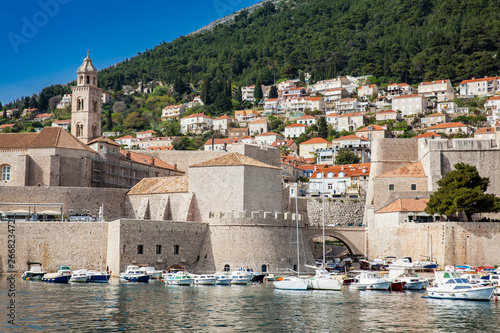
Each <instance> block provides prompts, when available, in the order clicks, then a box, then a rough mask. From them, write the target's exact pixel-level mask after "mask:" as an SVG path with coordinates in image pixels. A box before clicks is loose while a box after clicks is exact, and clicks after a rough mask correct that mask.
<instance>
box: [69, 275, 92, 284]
mask: <svg viewBox="0 0 500 333" xmlns="http://www.w3.org/2000/svg"><path fill="white" fill-rule="evenodd" d="M88 281H89V276H88V275H85V276H72V277H71V279H69V282H79V283H85V282H88Z"/></svg>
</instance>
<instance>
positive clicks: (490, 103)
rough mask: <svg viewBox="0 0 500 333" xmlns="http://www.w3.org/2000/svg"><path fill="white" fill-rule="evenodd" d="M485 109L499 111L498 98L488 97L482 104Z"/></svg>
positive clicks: (499, 100)
mask: <svg viewBox="0 0 500 333" xmlns="http://www.w3.org/2000/svg"><path fill="white" fill-rule="evenodd" d="M484 108H485V109H500V96H494V97H490V98H488V99H487V100H486V102H485V103H484Z"/></svg>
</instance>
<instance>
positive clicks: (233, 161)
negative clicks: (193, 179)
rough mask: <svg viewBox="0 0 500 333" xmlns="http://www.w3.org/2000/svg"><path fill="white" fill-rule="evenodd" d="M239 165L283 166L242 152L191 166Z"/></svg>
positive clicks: (271, 167) (273, 167)
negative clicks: (261, 160)
mask: <svg viewBox="0 0 500 333" xmlns="http://www.w3.org/2000/svg"><path fill="white" fill-rule="evenodd" d="M237 165H245V166H255V167H261V168H270V169H280V170H281V168H278V167H275V166H272V165H269V164H266V163H263V162H260V161H257V160H255V159H253V158H251V157H248V156H245V155H243V154H240V153H230V154H225V155H222V156H219V157H216V158H213V159H211V160H208V161H205V162H202V163H198V164H195V165H191V166H189V167H190V168H196V167H217V166H237Z"/></svg>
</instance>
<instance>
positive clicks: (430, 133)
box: [414, 132, 441, 139]
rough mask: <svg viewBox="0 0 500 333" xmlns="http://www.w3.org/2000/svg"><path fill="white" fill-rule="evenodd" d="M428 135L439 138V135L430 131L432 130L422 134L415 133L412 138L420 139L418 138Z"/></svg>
mask: <svg viewBox="0 0 500 333" xmlns="http://www.w3.org/2000/svg"><path fill="white" fill-rule="evenodd" d="M430 137H437V138H440V137H441V135H439V134H437V133H432V132H428V133H424V134H420V135H417V136H415V137H414V139H420V138H430Z"/></svg>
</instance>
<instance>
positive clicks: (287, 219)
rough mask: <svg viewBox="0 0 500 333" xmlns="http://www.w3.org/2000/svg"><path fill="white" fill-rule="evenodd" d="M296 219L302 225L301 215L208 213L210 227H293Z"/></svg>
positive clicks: (259, 212) (254, 212) (257, 212)
mask: <svg viewBox="0 0 500 333" xmlns="http://www.w3.org/2000/svg"><path fill="white" fill-rule="evenodd" d="M296 217H297V220H298V222H299V226H301V227H302V226H303V225H304V219H303V216H302V215H301V214H297V215H296V214H295V213H291V212H285V213H282V212H264V211H262V210H260V211H248V210H244V211H228V212H209V214H208V221H206V222H208V223H209V224H210V225H270V226H286V227H290V226H295V225H296Z"/></svg>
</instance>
